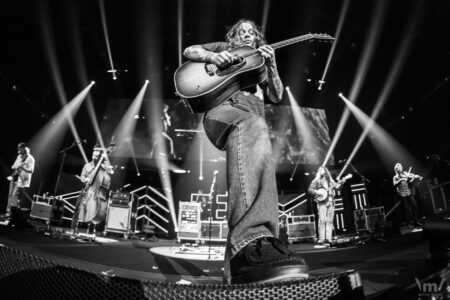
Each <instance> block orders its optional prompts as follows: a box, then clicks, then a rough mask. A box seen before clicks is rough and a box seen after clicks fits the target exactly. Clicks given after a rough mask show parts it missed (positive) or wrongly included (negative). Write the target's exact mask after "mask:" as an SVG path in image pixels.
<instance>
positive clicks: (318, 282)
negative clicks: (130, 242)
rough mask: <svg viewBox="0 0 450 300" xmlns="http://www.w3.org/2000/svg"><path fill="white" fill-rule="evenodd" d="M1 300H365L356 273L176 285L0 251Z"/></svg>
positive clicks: (23, 253) (21, 253)
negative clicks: (276, 280)
mask: <svg viewBox="0 0 450 300" xmlns="http://www.w3.org/2000/svg"><path fill="white" fill-rule="evenodd" d="M0 294H1V296H2V299H152V300H153V299H164V300H170V299H174V300H175V299H177V300H178V299H196V300H197V299H214V300H218V299H252V300H257V299H364V294H363V289H362V285H361V279H360V277H359V274H358V273H356V272H355V271H346V272H342V273H333V274H328V275H323V276H318V277H312V278H310V279H308V280H304V281H288V282H283V283H267V284H248V285H219V284H190V285H186V284H176V283H166V282H156V281H144V280H136V279H127V278H123V277H119V276H115V275H114V274H111V273H103V272H101V273H94V272H91V271H85V270H81V269H77V268H74V267H70V266H66V265H62V264H58V263H56V262H53V261H50V260H48V259H44V258H41V257H37V256H34V255H31V254H28V253H26V252H22V251H19V250H16V249H11V248H8V247H0Z"/></svg>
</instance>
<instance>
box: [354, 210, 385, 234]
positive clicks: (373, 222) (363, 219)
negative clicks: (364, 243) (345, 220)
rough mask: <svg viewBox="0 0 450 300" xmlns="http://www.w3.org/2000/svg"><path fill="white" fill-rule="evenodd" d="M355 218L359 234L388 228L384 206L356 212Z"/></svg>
mask: <svg viewBox="0 0 450 300" xmlns="http://www.w3.org/2000/svg"><path fill="white" fill-rule="evenodd" d="M353 217H354V220H355V228H356V232H357V233H359V232H361V231H369V232H377V231H383V230H384V228H385V226H386V217H385V213H384V207H382V206H380V207H373V208H368V209H360V210H355V211H354V212H353Z"/></svg>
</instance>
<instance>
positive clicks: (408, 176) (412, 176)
mask: <svg viewBox="0 0 450 300" xmlns="http://www.w3.org/2000/svg"><path fill="white" fill-rule="evenodd" d="M399 177H400V179H399V180H397V183H398V182H400V181H402V180H404V181H407V180H408V179H409V182H412V181H413V180H414V179H419V180H422V179H423V177H422V176H420V175H417V174H413V173H411V168H409V170H408V172H405V171H403V172H401V173H400V174H399Z"/></svg>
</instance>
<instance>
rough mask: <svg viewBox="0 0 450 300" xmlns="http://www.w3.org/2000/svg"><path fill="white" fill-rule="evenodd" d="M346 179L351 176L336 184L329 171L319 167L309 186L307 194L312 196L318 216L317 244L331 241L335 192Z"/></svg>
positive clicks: (348, 176) (349, 176)
mask: <svg viewBox="0 0 450 300" xmlns="http://www.w3.org/2000/svg"><path fill="white" fill-rule="evenodd" d="M348 178H351V174H349V175H347V176H345V177H344V178H342V179H340V180H338V181H337V182H336V181H334V180H333V177H331V174H330V171H329V170H328V169H327V168H326V167H319V169H318V170H317V174H316V177H315V178H314V179H313V181H312V182H311V184H310V185H309V188H308V193H310V194H311V195H313V196H314V201H316V204H317V213H318V215H319V222H318V227H319V228H318V229H319V230H318V231H319V240H318V241H317V242H318V243H319V244H322V243H331V241H332V236H333V219H334V195H335V191H336V190H337V189H339V188H340V187H341V186H342V184H343V183H344V182H345V181H346V180H347V179H348Z"/></svg>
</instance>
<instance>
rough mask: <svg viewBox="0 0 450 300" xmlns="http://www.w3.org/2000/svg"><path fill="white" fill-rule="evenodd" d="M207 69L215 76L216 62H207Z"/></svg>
mask: <svg viewBox="0 0 450 300" xmlns="http://www.w3.org/2000/svg"><path fill="white" fill-rule="evenodd" d="M205 71H206V73H207V74H208V75H209V76H213V75H214V74H215V73H216V71H217V66H216V65H215V64H205Z"/></svg>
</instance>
